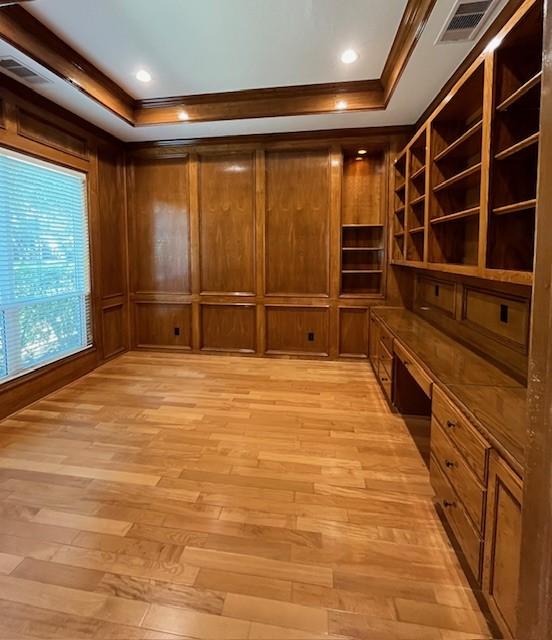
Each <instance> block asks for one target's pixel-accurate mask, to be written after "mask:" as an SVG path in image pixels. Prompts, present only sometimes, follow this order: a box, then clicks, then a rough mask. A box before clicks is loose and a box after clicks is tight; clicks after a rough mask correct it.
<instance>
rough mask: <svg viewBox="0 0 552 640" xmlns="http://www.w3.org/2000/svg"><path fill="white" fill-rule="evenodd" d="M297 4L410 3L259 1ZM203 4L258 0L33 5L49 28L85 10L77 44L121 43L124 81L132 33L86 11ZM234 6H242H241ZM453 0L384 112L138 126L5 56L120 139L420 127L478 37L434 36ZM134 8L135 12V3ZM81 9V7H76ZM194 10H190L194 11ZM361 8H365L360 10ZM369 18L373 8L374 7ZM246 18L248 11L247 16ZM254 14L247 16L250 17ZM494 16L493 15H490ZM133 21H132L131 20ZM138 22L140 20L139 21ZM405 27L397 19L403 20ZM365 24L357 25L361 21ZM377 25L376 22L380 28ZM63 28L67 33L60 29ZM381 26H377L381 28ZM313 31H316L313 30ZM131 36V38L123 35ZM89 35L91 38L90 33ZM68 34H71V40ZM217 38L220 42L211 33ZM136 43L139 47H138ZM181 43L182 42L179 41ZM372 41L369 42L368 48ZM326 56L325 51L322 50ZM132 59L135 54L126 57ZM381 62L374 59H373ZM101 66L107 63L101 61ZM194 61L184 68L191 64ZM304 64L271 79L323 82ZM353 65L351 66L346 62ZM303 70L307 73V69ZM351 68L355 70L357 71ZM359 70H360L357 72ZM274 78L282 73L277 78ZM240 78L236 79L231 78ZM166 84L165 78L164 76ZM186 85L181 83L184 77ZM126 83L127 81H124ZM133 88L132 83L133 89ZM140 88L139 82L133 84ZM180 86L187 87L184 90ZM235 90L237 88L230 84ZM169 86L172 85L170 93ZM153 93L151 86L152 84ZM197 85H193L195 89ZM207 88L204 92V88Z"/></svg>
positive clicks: (440, 2)
mask: <svg viewBox="0 0 552 640" xmlns="http://www.w3.org/2000/svg"><path fill="white" fill-rule="evenodd" d="M507 1H508V0H501V2H500V3H499V4H498V6H497V8H496V10H495V14H494V15H496V13H497V12H498V11H500V9H501V8H502V7H503V6H504V5H505V4H506V3H507ZM292 2H293V6H296V3H297V5H299V6H301V7H303V8H304V7H305V6H307V5H312V6H316V7H318V5H319V4H320V5H322V6H324V7H328V6H333V7H335V6H336V5H337V4H339V6H341V7H343V6H348V5H349V3H350V4H351V5H352V6H356V7H360V6H361V5H362V6H363V5H369V6H370V7H372V6H373V5H378V6H381V5H382V4H384V5H385V6H386V7H390V6H391V5H393V6H394V8H395V9H396V10H397V11H398V14H400V13H401V12H402V9H403V8H404V4H405V3H404V2H403V0H400V1H399V0H385V2H382V1H380V0H363V1H360V0H358V1H357V0H259V4H260V5H263V6H267V5H268V4H269V3H270V4H271V5H280V3H281V4H282V5H285V6H287V7H289V6H291V3H292ZM203 3H205V4H207V5H209V6H211V7H213V6H226V5H230V4H231V5H232V6H242V5H245V4H250V5H251V6H252V5H253V4H256V0H156V1H153V0H93V1H91V0H36V2H34V3H31V4H30V6H33V9H34V10H37V11H36V12H37V15H38V9H40V11H42V12H44V13H45V14H47V15H48V16H49V22H50V27H52V26H53V25H54V19H53V16H54V14H55V15H57V14H58V13H63V12H61V11H60V9H59V7H62V6H65V7H67V8H70V7H72V6H73V5H75V10H74V11H71V13H79V12H80V13H79V15H80V16H81V18H80V20H79V22H78V24H76V25H75V28H74V30H73V31H72V38H71V39H70V40H71V44H73V46H75V47H76V48H77V49H79V50H80V51H82V52H83V53H84V54H85V55H86V57H88V58H89V59H91V60H93V61H94V62H95V63H96V64H99V62H98V56H102V57H107V58H109V56H105V55H104V54H105V51H104V49H105V48H107V47H110V48H112V47H115V48H116V49H117V50H118V53H117V54H116V55H113V57H112V58H110V60H111V64H112V65H113V66H114V67H117V68H118V74H117V73H112V72H111V71H110V69H107V71H108V74H109V75H111V76H112V77H113V78H114V79H115V80H116V81H120V79H121V76H126V78H127V81H128V74H127V71H126V70H123V66H122V62H121V60H123V58H125V56H127V54H126V53H125V52H127V49H128V48H129V45H128V42H127V34H126V30H125V32H121V33H119V34H118V35H117V36H115V37H112V36H111V35H110V31H109V30H110V29H111V27H109V26H108V25H109V23H110V17H109V15H108V14H104V18H105V19H106V24H104V25H103V27H102V26H101V25H98V24H96V23H93V22H92V21H89V20H88V16H87V15H86V13H87V12H88V11H91V8H90V7H91V6H92V5H93V6H94V7H96V5H98V6H101V7H103V9H105V10H106V11H107V9H106V7H108V6H109V7H110V8H111V9H115V8H116V9H117V11H114V15H119V13H120V12H121V11H122V9H121V8H122V7H126V8H127V9H128V13H129V15H132V14H133V13H134V12H138V8H139V7H147V6H161V7H163V6H165V4H166V5H168V6H172V7H174V6H175V5H179V6H186V8H187V11H186V16H187V19H188V21H190V22H193V20H192V18H191V16H192V12H191V8H193V7H200V5H203ZM234 3H235V4H234ZM454 3H455V2H454V0H437V2H436V4H435V8H434V9H433V12H432V14H431V17H430V19H429V21H428V24H427V26H426V28H425V29H424V31H423V33H422V36H421V38H420V40H419V42H418V44H417V46H416V48H415V50H414V53H413V55H412V57H411V58H410V61H409V62H408V65H407V67H406V70H405V72H404V74H403V75H402V77H401V79H400V81H399V84H398V86H397V89H396V91H395V93H394V94H393V97H392V98H391V101H390V103H389V105H388V107H387V109H386V110H385V111H359V112H351V113H347V112H340V113H330V114H323V115H308V116H289V117H274V118H254V119H244V120H227V121H219V122H203V123H201V122H198V123H193V122H183V123H177V124H170V125H155V126H149V127H132V126H131V125H129V124H127V123H126V122H124V121H122V120H121V119H120V118H118V117H117V116H115V115H113V114H112V113H111V112H109V111H108V110H107V109H105V108H103V107H102V106H100V105H99V104H97V103H96V102H95V101H94V100H92V99H91V98H88V97H87V96H85V95H84V94H82V93H81V92H80V91H78V89H76V88H75V87H73V86H71V85H70V84H68V83H66V82H64V81H63V80H61V79H59V78H58V77H57V76H55V75H53V74H51V73H50V72H48V71H47V70H46V69H44V68H41V67H40V66H39V65H37V64H36V63H34V62H33V61H32V60H30V59H29V58H27V57H26V56H24V55H23V54H22V53H20V52H18V51H16V50H15V49H14V48H13V47H11V46H10V45H8V44H7V43H5V42H3V41H1V40H0V56H4V55H14V56H16V57H17V58H18V59H19V60H21V61H22V62H24V63H25V64H27V65H28V66H29V67H31V68H34V69H35V70H37V71H38V72H40V73H41V74H42V75H43V76H44V77H46V78H48V79H49V80H50V81H51V82H49V83H48V84H45V85H41V86H39V87H36V90H38V91H39V93H41V94H42V95H44V96H45V97H47V98H50V99H51V100H53V101H54V102H56V103H57V104H60V105H62V106H64V107H65V108H67V109H69V110H71V111H73V112H74V113H76V114H77V115H80V116H81V117H83V118H85V119H86V120H89V121H90V122H93V123H94V124H96V125H98V126H100V127H101V128H103V129H105V130H106V131H109V132H110V133H112V134H113V135H115V136H117V137H118V138H120V139H121V140H124V141H127V142H139V141H148V140H166V139H177V138H203V137H211V136H225V135H242V134H255V133H277V132H289V131H314V130H323V129H339V128H351V127H375V126H388V125H404V124H413V123H414V122H415V121H416V120H417V119H418V117H419V116H420V115H421V114H422V113H423V111H424V110H425V108H426V107H427V106H428V104H429V103H430V102H431V100H432V99H433V98H434V97H435V95H437V93H438V92H439V90H440V88H441V87H442V86H443V85H444V84H445V82H446V81H447V79H448V78H449V77H450V76H451V74H452V73H453V72H454V70H455V69H456V68H457V67H458V65H459V64H460V63H461V62H462V60H463V59H464V58H465V57H466V55H467V54H468V53H469V51H470V50H471V48H472V47H473V45H474V44H475V43H474V42H470V43H455V44H445V45H443V44H441V45H435V40H436V38H437V36H438V34H439V32H440V30H441V28H442V26H443V24H444V23H445V20H446V19H447V16H448V14H449V12H450V10H451V8H452V6H453V5H454ZM131 5H132V11H131V10H130V9H129V7H130V6H131ZM77 7H78V10H79V11H77V10H76V8H77ZM188 7H189V8H190V10H188ZM361 13H362V12H361ZM370 15H372V13H371V12H370ZM242 18H243V16H242ZM244 19H247V16H246V18H244ZM491 19H492V17H491ZM41 20H43V16H41ZM130 22H131V21H130V19H129V23H130ZM361 22H362V21H361V20H358V23H359V24H361ZM368 22H369V25H370V24H372V26H373V25H374V24H375V22H374V20H373V19H372V20H369V21H368ZM132 24H134V22H132ZM397 24H398V18H397ZM369 25H368V26H365V25H364V24H361V27H362V32H364V31H365V29H368V28H369ZM356 26H358V25H356ZM376 27H377V25H376ZM57 31H58V32H59V33H61V31H60V29H59V28H58V29H57ZM376 31H378V29H376ZM311 32H312V31H310V33H311ZM122 33H124V34H125V35H124V37H123V35H122ZM85 36H86V37H85ZM138 37H139V36H138V35H137V34H136V33H134V35H132V37H131V38H130V41H131V42H135V41H136V39H137V38H138ZM143 38H144V42H150V41H151V42H152V43H153V45H155V47H153V46H152V47H151V48H154V49H155V50H164V48H165V45H166V44H167V43H166V38H164V37H161V38H160V39H154V38H153V37H152V34H151V33H150V32H149V31H148V32H146V31H144V32H143ZM343 38H344V40H343V41H344V42H345V40H346V44H345V46H350V45H349V43H350V42H351V41H352V38H353V36H351V37H350V38H348V39H347V38H346V37H345V36H343ZM64 39H66V38H65V37H64ZM301 39H303V40H306V37H304V36H301ZM88 40H90V42H92V41H95V42H96V45H95V46H94V47H93V48H94V51H95V55H94V56H92V55H90V54H89V52H88V51H86V50H85V48H84V46H82V47H81V46H77V43H79V42H81V41H82V42H85V41H88ZM210 41H211V42H212V41H213V39H212V38H211V39H210ZM391 41H392V36H390V37H388V43H387V46H386V47H385V48H383V47H382V49H381V51H379V57H378V63H377V64H378V65H379V67H380V69H379V70H378V71H376V72H375V73H366V74H365V73H364V72H363V73H362V74H360V75H361V77H362V76H363V77H364V78H366V77H370V76H371V77H377V76H378V75H379V74H380V72H381V67H382V65H383V61H384V59H385V57H386V56H387V53H388V49H389V47H390V45H391ZM317 42H318V43H319V44H320V39H317ZM351 44H352V45H354V46H357V47H358V45H356V43H352V42H351ZM133 46H134V45H133ZM172 46H175V45H172ZM366 46H367V45H366ZM341 48H342V47H341V46H340V47H338V50H337V51H333V52H332V55H333V56H334V58H336V59H338V56H339V53H340V51H341ZM358 48H359V50H361V51H363V49H362V48H361V47H358ZM143 51H144V53H143V56H146V57H147V54H146V53H145V51H146V48H144V50H143ZM317 53H320V52H317ZM218 56H219V59H218V65H217V69H218V74H219V80H218V82H219V84H218V85H217V86H218V89H217V90H222V89H221V87H222V86H225V85H224V83H225V82H227V80H226V76H227V74H228V73H229V68H230V67H231V66H232V65H228V64H226V60H227V59H228V56H227V55H226V54H224V55H223V54H222V53H221V52H220V51H219V54H218ZM127 57H128V56H127ZM364 58H365V56H364V54H363V56H362V58H361V59H360V60H359V61H358V62H357V63H355V64H353V65H351V67H356V65H357V64H360V63H361V61H362V60H363V59H364ZM364 63H366V64H368V61H367V60H365V61H364ZM137 64H143V65H144V66H147V67H148V68H150V69H151V70H152V73H156V70H155V69H154V68H153V66H152V65H151V64H149V60H146V59H145V58H144V61H143V62H142V61H140V62H139V63H136V64H135V65H134V66H133V68H132V70H134V69H135V67H136V65H137ZM372 64H374V65H375V58H374V62H373V63H372ZM263 65H264V62H263V64H260V63H258V62H257V63H255V64H253V65H252V67H251V69H250V70H249V71H248V74H249V77H250V78H251V77H253V75H254V74H257V75H258V76H259V77H264V76H265V74H266V73H268V71H267V69H269V70H271V73H272V72H274V73H276V72H277V73H284V72H285V69H284V68H283V67H281V65H279V64H278V65H268V67H267V69H265V67H264V66H263ZM340 65H341V63H340V62H339V63H337V62H336V63H335V66H336V68H339V66H340ZM100 66H101V65H100ZM187 66H188V65H183V68H184V67H187ZM191 66H193V67H197V69H199V72H197V69H196V71H194V73H196V72H197V75H198V76H201V71H202V69H203V62H202V61H200V62H198V61H197V60H196V61H195V63H194V64H193V65H191ZM296 66H299V65H297V61H293V63H290V66H289V68H288V70H287V75H285V76H283V77H284V78H285V79H284V80H283V81H281V82H279V83H278V82H276V81H271V82H269V83H268V84H271V85H272V84H274V85H276V84H285V85H287V84H293V80H292V79H293V78H298V77H302V78H303V79H302V80H300V82H316V81H319V80H317V79H316V78H314V77H312V76H307V75H305V76H304V77H303V76H298V75H297V69H296V68H295V67H296ZM347 68H349V67H347ZM300 73H303V71H301V72H300ZM351 73H352V72H351ZM355 73H356V69H355ZM272 77H275V76H271V78H272ZM353 77H354V76H351V77H350V78H349V79H352V78H353ZM232 78H234V76H232ZM332 79H336V78H335V77H332V76H330V75H328V76H327V77H325V78H323V80H324V81H330V80H332ZM178 81H179V80H178V77H176V81H175V84H174V85H173V84H171V85H170V87H172V88H170V87H169V85H166V87H167V93H168V94H169V95H177V94H179V93H185V91H184V90H183V89H182V85H181V84H180V85H177V84H176V82H178ZM163 82H164V83H165V82H166V80H165V79H163ZM180 82H182V81H181V80H180ZM123 84H124V83H123ZM129 86H130V85H125V87H126V88H128V87H129ZM133 86H134V85H133ZM177 86H178V87H180V88H177ZM226 86H228V87H230V86H231V85H230V84H229V82H228V84H227V85H226ZM256 86H262V83H259V84H257V85H256ZM233 88H246V87H245V86H241V87H233ZM169 89H170V90H169ZM148 90H149V88H148ZM196 90H197V89H194V90H193V91H194V92H195V91H196ZM202 90H205V89H202ZM131 93H133V94H136V95H137V96H138V97H144V96H145V94H144V95H143V94H141V93H137V91H136V90H135V89H133V90H132V91H131ZM150 95H157V96H159V95H162V94H161V93H159V87H158V86H157V87H156V88H155V90H152V93H151V94H150Z"/></svg>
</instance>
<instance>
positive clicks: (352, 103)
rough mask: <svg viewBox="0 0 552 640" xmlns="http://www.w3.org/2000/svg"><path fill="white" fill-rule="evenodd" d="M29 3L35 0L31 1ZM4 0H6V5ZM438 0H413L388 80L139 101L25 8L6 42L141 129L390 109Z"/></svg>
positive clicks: (1, 22) (5, 31)
mask: <svg viewBox="0 0 552 640" xmlns="http://www.w3.org/2000/svg"><path fill="white" fill-rule="evenodd" d="M27 1H28V0H27ZM1 2H2V0H0V3H1ZM435 2H436V0H408V2H407V5H406V8H405V11H404V13H403V16H402V19H401V22H400V24H399V27H398V30H397V33H396V34H395V38H394V40H393V44H392V46H391V50H390V52H389V55H388V57H387V60H386V63H385V65H384V69H383V74H382V76H381V78H375V79H367V80H360V81H355V82H337V83H321V84H309V85H297V86H287V87H269V88H263V89H249V90H245V91H230V92H221V93H208V94H196V95H188V96H174V97H170V98H154V99H149V100H135V99H134V98H133V97H132V96H130V95H129V94H128V93H126V91H124V89H122V88H121V87H120V86H119V85H117V84H116V83H115V82H114V81H113V80H112V79H111V78H109V77H108V76H107V75H106V74H104V73H103V72H102V71H100V70H99V69H98V68H97V67H95V66H94V65H93V64H92V63H91V62H89V61H88V60H86V58H84V57H83V56H82V55H81V54H79V53H78V52H77V51H75V50H74V49H73V48H72V47H70V46H69V45H68V44H67V43H65V42H64V41H63V40H62V39H61V38H59V37H58V36H57V35H55V34H54V33H53V32H52V31H51V30H50V29H48V28H47V27H46V26H45V25H44V24H42V23H41V22H40V21H39V20H37V19H36V18H35V17H34V16H33V15H31V14H30V13H29V12H28V11H25V9H24V8H23V7H21V6H17V5H16V6H6V7H5V8H3V9H2V10H1V11H0V38H1V39H3V40H5V41H6V42H8V43H9V44H11V45H12V46H13V47H15V48H16V49H18V50H19V51H21V52H22V53H24V54H25V55H27V56H29V57H30V58H32V59H33V60H34V61H35V62H37V63H38V64H40V65H42V66H43V67H45V68H47V69H48V70H49V71H51V72H52V73H54V74H56V75H57V76H58V77H60V78H62V79H63V80H65V81H66V82H68V83H70V84H71V85H72V86H74V87H75V88H77V89H78V90H79V91H81V92H83V93H84V94H86V95H87V96H89V97H90V98H92V99H93V100H95V101H96V102H97V103H98V104H100V105H102V106H103V107H105V108H107V109H109V110H110V111H111V112H112V113H114V114H115V115H116V116H118V117H119V118H121V119H122V120H124V121H125V122H127V123H128V124H130V125H131V126H134V127H142V126H152V125H159V124H171V123H179V122H181V120H180V118H179V115H180V114H181V112H182V110H185V111H186V113H187V115H188V118H187V120H188V121H189V122H211V121H220V120H235V119H249V118H269V117H278V116H298V115H313V114H324V113H335V112H336V111H339V110H338V109H337V102H338V101H339V100H345V101H346V102H347V108H346V111H347V112H350V111H366V110H383V109H385V108H386V106H387V104H388V103H389V100H390V98H391V96H392V94H393V92H394V90H395V88H396V86H397V83H398V81H399V79H400V77H401V75H402V73H403V71H404V69H405V68H406V65H407V63H408V60H409V59H410V56H411V55H412V52H413V51H414V49H415V47H416V44H417V42H418V40H419V38H420V36H421V33H422V31H423V29H424V27H425V25H426V23H427V20H428V19H429V16H430V15H431V11H432V10H433V7H434V5H435Z"/></svg>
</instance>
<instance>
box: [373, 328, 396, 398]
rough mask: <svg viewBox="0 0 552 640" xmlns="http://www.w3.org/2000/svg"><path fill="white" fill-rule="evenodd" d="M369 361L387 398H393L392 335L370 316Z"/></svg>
mask: <svg viewBox="0 0 552 640" xmlns="http://www.w3.org/2000/svg"><path fill="white" fill-rule="evenodd" d="M370 362H371V364H372V368H373V370H374V373H375V374H376V377H377V379H378V380H379V383H380V384H381V388H382V389H383V392H384V393H385V396H386V398H387V400H388V401H389V402H390V403H391V401H392V398H393V369H394V367H393V336H392V335H391V334H390V333H389V332H388V331H387V329H386V328H385V327H384V326H383V324H382V323H381V322H379V320H377V318H375V317H374V316H373V315H371V316H370Z"/></svg>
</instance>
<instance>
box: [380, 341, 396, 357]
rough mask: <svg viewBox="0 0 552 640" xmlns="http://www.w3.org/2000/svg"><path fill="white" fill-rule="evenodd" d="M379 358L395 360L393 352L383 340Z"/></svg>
mask: <svg viewBox="0 0 552 640" xmlns="http://www.w3.org/2000/svg"><path fill="white" fill-rule="evenodd" d="M378 353H379V357H380V360H393V351H390V350H389V349H388V348H387V347H386V345H385V342H384V341H383V340H380V343H379V352H378Z"/></svg>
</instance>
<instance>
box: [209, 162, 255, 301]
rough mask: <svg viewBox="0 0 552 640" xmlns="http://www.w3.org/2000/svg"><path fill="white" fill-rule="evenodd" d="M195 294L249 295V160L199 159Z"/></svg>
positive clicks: (251, 242) (252, 261)
mask: <svg viewBox="0 0 552 640" xmlns="http://www.w3.org/2000/svg"><path fill="white" fill-rule="evenodd" d="M198 171H199V243H200V247H199V255H200V288H201V291H202V292H209V293H254V292H255V156H254V154H252V153H231V154H223V155H220V154H216V155H213V154H202V155H200V156H199V169H198Z"/></svg>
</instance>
